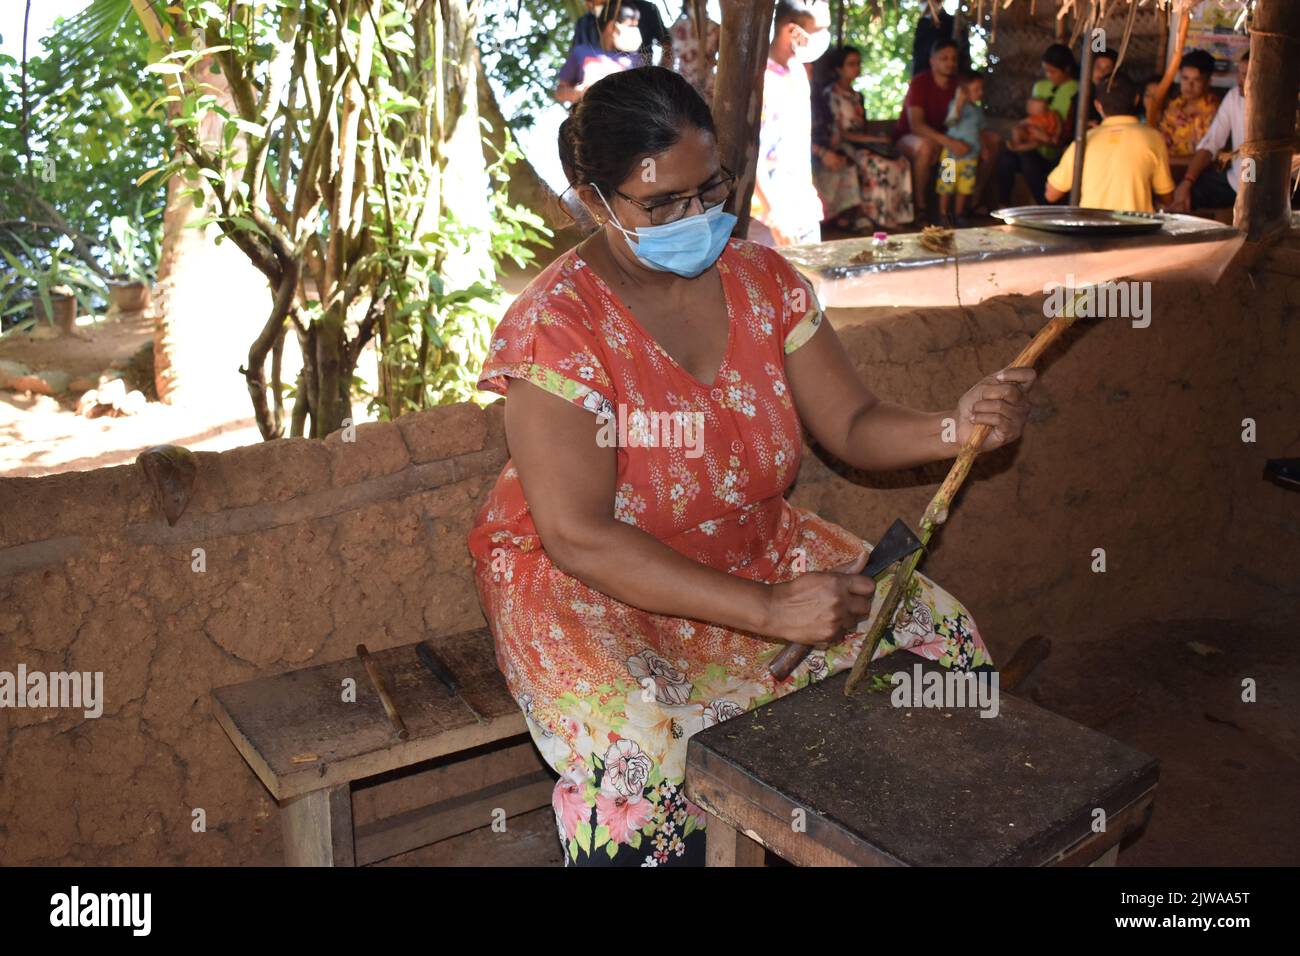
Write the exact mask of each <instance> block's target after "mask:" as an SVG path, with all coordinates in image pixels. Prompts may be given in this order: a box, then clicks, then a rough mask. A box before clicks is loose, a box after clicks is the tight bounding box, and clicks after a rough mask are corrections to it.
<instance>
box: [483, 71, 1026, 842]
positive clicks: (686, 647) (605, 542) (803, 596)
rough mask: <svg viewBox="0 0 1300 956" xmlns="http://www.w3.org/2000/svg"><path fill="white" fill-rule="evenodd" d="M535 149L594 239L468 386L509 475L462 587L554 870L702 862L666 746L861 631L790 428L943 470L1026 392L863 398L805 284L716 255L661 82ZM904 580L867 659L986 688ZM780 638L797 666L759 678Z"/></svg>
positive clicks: (665, 78)
mask: <svg viewBox="0 0 1300 956" xmlns="http://www.w3.org/2000/svg"><path fill="white" fill-rule="evenodd" d="M559 148H560V161H561V165H562V166H563V168H564V173H565V176H566V177H567V178H568V180H569V182H570V183H571V184H572V186H573V190H574V191H575V192H576V193H577V195H578V198H579V199H580V200H581V201H582V203H583V204H584V205H585V206H586V208H587V209H588V210H589V211H590V212H591V214H592V216H593V217H594V218H595V219H596V220H597V221H598V222H599V223H600V224H601V228H599V229H597V230H596V231H595V232H593V233H592V234H591V235H590V236H589V237H588V238H587V239H585V240H583V241H582V242H581V243H579V244H578V245H577V246H576V247H574V248H573V249H570V250H568V251H567V252H565V253H562V254H561V255H560V256H559V257H558V258H557V259H556V260H555V261H554V262H552V263H551V264H550V265H549V266H547V267H546V269H545V270H544V271H543V272H542V273H541V274H540V275H538V276H537V277H536V278H535V279H534V280H533V281H532V282H530V283H529V285H528V287H527V288H525V289H524V290H523V292H521V293H520V295H519V297H518V298H516V299H515V301H514V302H513V303H511V305H510V307H509V308H508V309H507V310H506V313H505V315H504V316H503V317H502V319H501V321H500V322H499V323H498V325H497V327H496V329H495V330H494V331H493V334H492V336H491V338H490V341H491V347H490V350H489V353H488V357H487V359H486V361H485V362H484V365H483V369H482V371H481V372H480V374H479V379H478V385H479V387H480V388H482V389H484V390H486V391H492V392H496V393H498V394H506V395H508V399H507V401H506V409H505V432H506V443H507V445H508V447H509V451H510V461H509V462H507V463H506V464H505V467H504V468H503V470H502V471H501V474H500V476H499V478H498V480H497V483H496V485H495V486H494V487H493V489H492V491H491V492H490V494H489V495H488V498H487V500H486V501H485V502H484V503H483V505H482V507H481V508H480V510H479V512H478V514H477V516H476V518H475V522H474V527H473V529H472V530H471V531H470V534H469V540H468V546H469V551H470V554H471V555H472V556H473V559H474V577H475V583H476V586H477V588H478V595H479V600H480V602H481V604H482V607H483V613H484V615H485V617H486V619H487V621H488V624H489V625H490V627H491V629H492V633H493V636H494V639H495V642H496V653H497V661H498V663H499V665H500V667H501V669H502V671H503V673H504V674H505V678H506V682H507V684H508V685H509V687H510V690H511V693H512V694H513V696H514V698H515V700H516V701H517V702H518V704H519V708H520V710H521V711H522V712H523V715H524V717H525V719H526V723H527V727H528V729H529V732H530V733H531V735H532V738H533V741H534V743H535V744H536V745H537V748H538V750H539V751H540V752H541V754H542V756H543V758H544V759H545V760H546V761H547V763H549V764H550V765H551V767H552V768H554V769H555V771H556V772H557V773H558V774H559V775H560V780H559V782H558V784H557V785H556V787H555V790H554V793H553V795H552V800H551V805H552V807H553V808H554V810H555V822H556V827H557V829H558V832H559V837H560V841H561V844H562V846H563V852H564V859H565V861H566V863H572V864H580V865H584V866H661V865H664V864H673V865H676V864H684V863H702V862H703V859H704V839H703V829H702V828H703V827H704V826H705V825H706V820H705V818H704V813H703V811H702V810H701V809H700V808H699V807H698V806H695V805H694V804H693V803H691V802H690V801H689V800H688V799H687V797H686V795H685V793H684V792H683V790H682V784H683V781H684V777H685V763H686V747H687V743H688V740H689V738H690V736H691V735H692V734H694V733H695V732H696V731H698V730H701V729H703V728H705V727H709V726H711V725H713V724H716V723H719V722H721V721H724V720H728V719H730V718H733V717H737V716H739V715H740V714H743V713H744V712H745V711H747V710H749V709H751V708H753V707H755V706H757V705H758V704H760V703H761V702H763V701H765V700H768V699H771V698H773V697H779V696H782V695H784V694H786V693H789V692H790V691H792V690H795V689H797V688H799V687H802V686H805V685H807V684H808V683H809V682H810V681H812V680H820V679H822V678H824V677H827V676H829V675H830V674H833V673H835V672H837V671H841V670H843V669H844V668H846V667H849V666H851V665H852V663H853V660H854V659H855V657H856V656H857V654H858V652H859V650H860V649H861V646H862V640H863V638H864V637H865V630H866V628H865V627H860V624H861V622H862V621H863V620H864V619H865V618H866V617H867V615H868V611H869V609H870V607H871V603H872V593H873V584H872V581H871V579H870V578H867V577H864V576H863V575H861V574H859V573H857V572H860V571H861V570H862V568H863V567H864V565H865V561H866V554H865V544H864V542H863V541H862V539H861V538H859V537H858V536H857V535H855V534H853V533H851V532H850V531H848V530H846V529H844V528H842V527H840V526H838V525H836V524H835V523H834V522H831V521H828V520H826V519H825V518H822V517H820V516H819V515H817V514H815V513H814V512H812V511H809V510H807V509H804V508H799V507H795V506H793V505H791V504H790V503H789V502H788V501H787V500H786V499H785V497H784V495H785V492H786V491H787V490H788V489H789V488H790V486H791V484H792V483H793V482H794V479H795V476H796V475H797V474H798V471H799V461H800V456H801V455H802V447H803V429H806V430H807V432H808V433H809V434H810V436H811V437H812V438H814V439H815V440H816V441H817V442H818V443H819V444H820V445H821V446H822V447H823V448H825V449H826V450H827V451H828V452H829V453H831V454H833V455H836V456H838V457H840V458H841V459H842V460H843V461H844V462H846V463H847V464H849V465H850V466H852V467H858V468H865V469H890V468H902V467H909V466H912V465H918V464H921V463H924V462H927V461H933V460H937V459H940V458H951V457H952V456H953V455H954V454H955V450H956V449H957V448H959V447H960V446H961V443H962V442H963V441H964V440H965V437H966V435H967V434H969V432H970V430H971V429H973V428H974V427H975V425H976V424H977V423H985V424H989V425H993V426H995V428H996V430H995V431H994V432H993V435H992V438H991V440H990V445H991V446H996V445H1001V444H1003V443H1005V442H1008V441H1012V440H1014V438H1015V437H1017V436H1018V435H1019V433H1020V430H1021V427H1022V425H1023V423H1024V421H1025V418H1026V416H1027V414H1028V408H1029V406H1028V404H1027V403H1026V402H1025V400H1024V398H1023V396H1022V394H1021V393H1022V390H1023V389H1025V388H1027V387H1028V385H1029V383H1030V382H1031V381H1032V379H1033V376H1034V373H1033V371H1032V370H1031V369H1021V370H1017V371H1009V372H1007V373H1006V378H1005V379H1004V380H1003V381H1001V382H997V381H994V380H993V378H992V377H991V376H990V377H989V378H988V379H986V380H984V381H983V382H981V383H980V384H979V385H977V386H976V387H975V388H973V389H971V390H970V391H969V392H967V393H966V395H965V396H964V397H963V398H962V399H961V400H960V402H959V404H958V405H957V406H956V407H955V408H949V409H946V410H941V411H934V412H922V411H916V410H913V409H908V408H904V407H902V406H899V405H895V404H892V403H890V402H882V401H878V400H877V399H876V398H875V396H873V395H872V394H871V392H870V391H869V390H868V389H867V388H866V386H865V385H863V384H862V382H861V381H860V380H859V378H858V375H857V373H856V372H855V371H854V368H853V365H852V363H851V362H850V361H849V359H848V357H847V356H846V355H845V353H844V350H843V347H842V346H841V345H840V341H839V338H838V337H837V335H836V333H835V330H834V329H832V328H831V325H830V323H829V322H825V321H823V320H822V312H821V309H820V307H819V306H818V304H817V299H816V296H815V295H814V293H813V290H812V288H811V287H810V286H809V285H808V283H807V282H806V280H804V279H802V278H801V277H800V276H799V274H798V273H797V272H796V271H795V269H794V267H793V266H791V265H790V264H789V263H788V262H787V261H786V260H785V259H784V258H783V257H782V256H781V255H780V254H779V253H777V252H776V251H775V250H773V249H768V248H765V247H763V246H760V245H758V244H756V243H753V242H747V241H744V240H740V239H733V238H730V237H729V234H730V232H731V229H732V227H733V226H734V224H735V217H734V216H733V215H732V214H731V213H729V212H726V206H727V203H728V200H729V197H730V196H731V195H732V193H733V190H734V186H735V180H736V177H735V175H734V174H733V171H732V170H729V169H727V168H726V167H725V166H723V165H722V163H721V162H720V159H719V156H718V146H717V138H716V131H715V129H714V124H713V117H712V116H711V114H710V113H709V108H708V106H707V105H705V103H704V101H703V99H701V98H700V95H699V94H698V93H697V92H696V91H695V88H694V87H692V86H691V85H690V83H689V82H688V81H687V80H685V79H684V78H683V77H681V76H680V75H678V74H676V73H673V72H672V71H670V70H666V69H663V68H661V67H647V68H644V69H638V70H627V71H624V72H622V73H616V74H614V75H612V76H608V77H606V78H605V79H603V80H601V81H600V82H599V83H597V84H595V85H594V86H593V87H592V88H591V89H590V90H589V91H588V92H587V95H586V96H584V97H583V99H582V101H581V102H580V103H578V105H577V106H575V107H574V109H573V112H572V114H571V115H570V116H569V118H568V119H566V120H565V121H564V123H563V124H562V125H561V127H560V142H559ZM945 418H950V419H951V420H952V422H955V423H958V424H957V426H956V428H957V434H956V436H955V438H956V442H955V443H953V442H945V441H944V440H943V438H944V427H945V426H944V420H945ZM986 447H988V446H986ZM916 580H917V590H916V591H915V592H909V597H908V598H907V604H906V605H905V607H904V609H903V610H902V611H901V612H900V617H901V618H905V619H906V620H907V621H908V622H910V623H909V624H908V626H907V627H906V628H904V627H902V626H901V625H898V624H896V625H895V630H894V634H895V636H896V641H895V642H894V643H891V644H889V645H888V650H892V649H894V648H895V647H908V648H909V649H911V650H913V651H914V652H916V653H918V654H920V655H922V656H925V657H928V658H930V659H932V660H936V661H938V662H940V663H941V664H943V665H944V666H946V667H951V668H956V669H960V670H969V669H983V670H988V669H989V668H990V667H991V665H990V662H989V657H988V653H987V651H986V650H985V648H984V644H983V641H982V640H981V638H980V635H979V632H978V630H977V629H976V628H975V625H974V623H973V622H972V621H971V618H970V614H969V613H968V612H967V611H966V609H965V608H964V607H962V606H961V605H960V604H959V603H958V602H957V600H956V599H955V598H953V597H952V596H951V595H949V594H947V593H946V592H944V591H942V590H941V589H940V588H938V587H937V586H936V585H935V584H934V583H933V582H931V581H930V580H928V579H926V578H922V577H920V576H918V577H917V579H916ZM786 642H793V643H797V644H804V645H811V646H813V647H815V648H817V650H816V651H815V652H814V653H812V654H811V655H810V656H809V657H808V658H807V661H806V663H804V664H801V665H800V666H799V667H798V668H797V669H796V670H795V671H794V674H793V676H792V677H791V678H790V679H784V680H778V679H777V678H776V677H774V676H773V675H772V674H771V673H770V671H769V670H768V664H769V662H771V661H772V659H773V658H774V657H775V656H776V654H777V652H778V651H780V650H781V649H782V648H783V647H784V646H785V644H786ZM882 646H884V645H882Z"/></svg>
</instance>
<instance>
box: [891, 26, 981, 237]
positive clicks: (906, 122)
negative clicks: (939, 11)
mask: <svg viewBox="0 0 1300 956" xmlns="http://www.w3.org/2000/svg"><path fill="white" fill-rule="evenodd" d="M956 95H957V44H956V42H955V41H953V40H951V39H947V38H945V39H942V40H938V41H936V42H935V44H934V47H933V49H932V50H931V51H930V69H928V70H923V71H922V72H920V73H918V74H916V76H914V77H913V78H912V82H911V83H909V84H908V86H907V95H906V96H905V97H904V98H903V109H902V112H901V113H900V115H899V117H898V125H897V126H896V127H895V128H894V139H895V140H896V141H897V142H898V148H899V150H900V151H901V152H902V154H903V155H904V156H906V157H907V159H908V161H909V162H911V164H912V200H913V204H914V205H915V207H916V220H917V222H926V221H928V218H929V216H928V213H927V211H926V206H927V205H928V200H929V190H930V174H931V173H932V172H934V167H935V164H936V163H937V162H938V161H939V151H940V150H941V149H944V148H945V147H946V148H947V149H948V150H949V151H951V153H952V155H953V156H956V157H957V158H959V159H960V158H961V157H962V156H965V155H966V154H967V153H968V152H970V148H971V147H970V144H969V143H963V142H962V141H961V140H958V139H953V138H952V137H951V136H949V135H948V134H947V132H946V130H945V128H944V120H945V119H946V118H947V116H948V107H949V106H951V105H952V100H953V97H954V96H956Z"/></svg>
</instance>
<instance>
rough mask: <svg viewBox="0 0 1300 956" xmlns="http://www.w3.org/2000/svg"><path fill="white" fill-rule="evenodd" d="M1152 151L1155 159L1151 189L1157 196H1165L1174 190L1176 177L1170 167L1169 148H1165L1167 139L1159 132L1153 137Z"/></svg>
mask: <svg viewBox="0 0 1300 956" xmlns="http://www.w3.org/2000/svg"><path fill="white" fill-rule="evenodd" d="M1151 152H1152V154H1153V155H1154V160H1155V170H1154V171H1153V173H1152V176H1151V190H1152V191H1153V192H1154V193H1155V194H1156V195H1157V196H1164V195H1167V194H1169V193H1171V192H1173V191H1174V177H1173V173H1172V172H1171V171H1170V169H1169V150H1168V149H1166V148H1165V141H1164V139H1163V138H1162V137H1161V136H1160V135H1159V134H1157V135H1155V136H1152V137H1151Z"/></svg>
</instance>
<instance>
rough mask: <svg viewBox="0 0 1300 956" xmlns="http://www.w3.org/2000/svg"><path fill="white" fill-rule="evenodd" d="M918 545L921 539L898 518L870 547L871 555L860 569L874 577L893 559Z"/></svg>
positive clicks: (918, 546) (901, 556)
mask: <svg viewBox="0 0 1300 956" xmlns="http://www.w3.org/2000/svg"><path fill="white" fill-rule="evenodd" d="M920 547H921V539H920V538H918V537H917V536H916V535H915V534H913V533H912V529H911V528H909V527H908V526H907V525H906V524H904V523H903V519H902V518H898V519H896V520H895V521H894V523H893V524H891V525H890V526H889V530H888V531H886V532H885V534H884V537H882V538H881V539H880V540H879V541H878V542H876V546H875V547H874V548H872V549H871V556H870V557H869V558H867V566H866V567H865V568H863V569H862V573H863V574H865V575H866V576H867V577H869V578H874V577H876V576H877V575H878V574H880V572H882V571H884V570H885V569H887V568H888V567H889V566H890V565H892V564H893V563H894V562H895V561H899V560H901V559H903V558H905V557H907V556H908V555H909V554H911V553H912V552H913V551H916V550H918V549H919V548H920Z"/></svg>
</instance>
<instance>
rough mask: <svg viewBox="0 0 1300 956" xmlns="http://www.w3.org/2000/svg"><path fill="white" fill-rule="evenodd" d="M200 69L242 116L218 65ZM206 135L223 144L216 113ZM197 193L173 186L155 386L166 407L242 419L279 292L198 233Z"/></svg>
mask: <svg viewBox="0 0 1300 956" xmlns="http://www.w3.org/2000/svg"><path fill="white" fill-rule="evenodd" d="M193 69H194V71H195V79H196V80H199V81H200V82H202V83H203V84H204V85H205V86H206V88H207V90H208V91H209V92H211V93H212V94H213V95H215V96H216V97H217V98H218V100H219V101H220V102H221V104H222V105H223V106H225V107H226V108H227V109H229V110H231V112H236V110H235V109H234V105H233V101H232V99H231V96H230V87H229V85H228V84H227V83H226V79H225V77H224V76H223V75H222V74H220V73H217V72H214V71H213V70H212V68H211V62H210V61H208V60H202V61H200V62H199V63H197V64H195V66H194V68H193ZM199 135H200V137H201V138H202V141H203V142H204V143H209V144H212V143H219V142H220V137H221V123H220V121H219V118H218V117H217V116H215V115H213V114H209V116H207V117H206V118H205V119H204V121H203V122H202V124H201V125H200V127H199ZM199 181H200V182H202V180H199ZM192 187H193V183H189V182H186V180H185V179H184V178H183V177H182V176H180V175H176V176H173V177H172V178H171V180H170V182H169V183H168V184H167V207H166V211H165V212H164V214H163V238H162V249H161V254H160V256H159V261H158V294H157V297H156V304H155V307H154V382H155V386H156V387H157V390H158V397H159V399H161V400H162V401H164V402H167V403H169V404H187V405H198V404H200V403H202V404H203V405H204V406H207V407H220V408H225V409H229V410H230V414H231V415H234V413H235V409H237V408H245V407H246V406H245V404H244V403H245V402H246V401H247V396H248V390H247V386H246V384H245V381H244V377H243V376H242V375H240V373H239V368H240V365H241V364H243V362H244V361H245V360H246V358H247V351H248V343H249V342H251V341H252V340H253V339H255V338H256V337H257V334H258V333H259V332H260V331H261V327H262V324H263V323H264V322H265V321H266V316H267V314H268V313H269V312H270V309H271V292H270V289H269V287H268V286H267V282H266V277H265V276H263V275H262V274H261V273H260V272H258V271H257V269H255V268H254V267H253V265H252V263H250V262H249V261H248V257H247V256H245V255H244V254H243V253H241V252H240V251H239V250H238V249H237V248H236V247H235V246H234V244H233V243H223V244H221V245H217V243H216V236H217V233H218V230H217V229H216V227H215V226H211V225H209V226H204V227H203V228H199V229H196V228H194V227H193V225H192V224H193V223H195V222H198V221H199V220H200V219H202V218H203V210H201V209H199V208H198V207H197V206H195V204H194V203H193V202H192V201H191V199H190V196H189V190H190V189H191V188H192ZM204 189H205V190H206V189H207V187H206V186H205V187H204Z"/></svg>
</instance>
